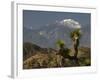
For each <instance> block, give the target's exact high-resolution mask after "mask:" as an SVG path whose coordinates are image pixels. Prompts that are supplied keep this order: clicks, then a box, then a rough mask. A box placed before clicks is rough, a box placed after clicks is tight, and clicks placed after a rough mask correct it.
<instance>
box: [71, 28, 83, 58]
mask: <svg viewBox="0 0 100 80" xmlns="http://www.w3.org/2000/svg"><path fill="white" fill-rule="evenodd" d="M70 37H71V39H72V41H73V46H74V51H75V53H74V58H76V59H77V55H78V46H79V40H80V37H81V32H80V29H75V30H74V31H72V32H71V34H70Z"/></svg>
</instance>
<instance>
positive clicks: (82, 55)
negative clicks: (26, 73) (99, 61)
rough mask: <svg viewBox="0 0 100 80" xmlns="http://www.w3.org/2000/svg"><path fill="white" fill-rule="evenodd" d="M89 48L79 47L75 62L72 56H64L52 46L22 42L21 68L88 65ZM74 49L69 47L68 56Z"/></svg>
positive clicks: (89, 59) (71, 54) (89, 63)
mask: <svg viewBox="0 0 100 80" xmlns="http://www.w3.org/2000/svg"><path fill="white" fill-rule="evenodd" d="M90 51H91V50H90V48H88V47H80V48H79V53H78V62H79V64H77V63H75V61H74V59H73V58H66V57H64V56H62V55H60V54H58V53H59V51H58V50H55V49H52V48H41V47H39V46H37V45H35V44H32V43H24V44H23V68H24V69H34V68H52V67H73V66H74V67H75V66H90V65H91V55H90V53H91V52H90ZM73 54H74V51H73V49H70V53H69V55H70V56H73Z"/></svg>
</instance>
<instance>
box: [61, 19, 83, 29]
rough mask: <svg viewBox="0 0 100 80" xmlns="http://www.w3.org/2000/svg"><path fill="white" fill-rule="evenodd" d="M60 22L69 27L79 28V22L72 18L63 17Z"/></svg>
mask: <svg viewBox="0 0 100 80" xmlns="http://www.w3.org/2000/svg"><path fill="white" fill-rule="evenodd" d="M60 24H61V25H63V26H67V27H69V28H81V24H80V23H79V22H77V21H75V20H73V19H64V20H62V21H60Z"/></svg>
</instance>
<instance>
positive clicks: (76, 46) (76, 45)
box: [74, 39, 79, 66]
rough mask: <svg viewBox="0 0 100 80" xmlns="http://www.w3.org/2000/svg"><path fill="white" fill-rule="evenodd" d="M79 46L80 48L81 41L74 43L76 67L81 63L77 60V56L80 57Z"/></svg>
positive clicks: (76, 40) (77, 40)
mask: <svg viewBox="0 0 100 80" xmlns="http://www.w3.org/2000/svg"><path fill="white" fill-rule="evenodd" d="M78 46H79V39H75V41H74V52H75V53H74V60H75V63H76V66H79V62H78V58H77V55H78Z"/></svg>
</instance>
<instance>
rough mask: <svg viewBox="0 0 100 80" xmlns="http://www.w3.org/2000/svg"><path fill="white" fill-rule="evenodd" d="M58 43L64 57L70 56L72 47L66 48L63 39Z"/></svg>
mask: <svg viewBox="0 0 100 80" xmlns="http://www.w3.org/2000/svg"><path fill="white" fill-rule="evenodd" d="M57 45H58V46H59V53H58V54H60V55H61V56H63V57H64V58H69V57H70V56H69V52H70V49H68V48H65V42H64V41H63V40H58V41H57Z"/></svg>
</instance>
